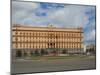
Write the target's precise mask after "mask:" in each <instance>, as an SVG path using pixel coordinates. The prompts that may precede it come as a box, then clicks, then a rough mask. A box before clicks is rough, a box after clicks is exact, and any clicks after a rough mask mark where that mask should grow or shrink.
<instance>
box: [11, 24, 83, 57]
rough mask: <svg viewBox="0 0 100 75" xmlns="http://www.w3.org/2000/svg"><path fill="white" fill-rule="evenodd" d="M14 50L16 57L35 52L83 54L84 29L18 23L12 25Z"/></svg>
mask: <svg viewBox="0 0 100 75" xmlns="http://www.w3.org/2000/svg"><path fill="white" fill-rule="evenodd" d="M12 52H13V53H12V54H13V56H14V57H23V56H27V55H29V56H30V55H33V54H34V53H39V54H43V53H44V54H45V55H46V54H47V55H50V54H51V55H52V54H55V55H59V54H81V53H83V52H84V50H83V29H82V28H57V27H53V26H52V25H49V26H48V27H33V26H25V25H18V24H16V25H13V27H12Z"/></svg>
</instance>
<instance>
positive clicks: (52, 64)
mask: <svg viewBox="0 0 100 75" xmlns="http://www.w3.org/2000/svg"><path fill="white" fill-rule="evenodd" d="M95 68H96V63H95V58H92V59H90V58H89V59H60V60H16V61H13V63H12V68H11V72H12V73H30V72H33V73H36V72H51V71H63V70H66V71H69V70H85V69H95Z"/></svg>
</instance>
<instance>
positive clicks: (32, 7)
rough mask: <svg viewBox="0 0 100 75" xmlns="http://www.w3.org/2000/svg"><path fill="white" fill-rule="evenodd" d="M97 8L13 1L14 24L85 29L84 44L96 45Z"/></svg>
mask: <svg viewBox="0 0 100 75" xmlns="http://www.w3.org/2000/svg"><path fill="white" fill-rule="evenodd" d="M95 10H96V8H95V6H89V5H72V4H57V3H43V2H39V3H37V2H24V1H23V2H21V1H12V24H22V25H27V26H28V25H29V26H30V25H31V26H42V27H45V26H47V25H49V24H52V25H54V26H55V27H61V28H77V27H82V28H83V32H84V33H83V35H84V41H83V42H84V44H85V45H89V44H95V41H96V40H95V38H96V37H95V34H96V33H95V32H96V29H95V27H96V23H95V22H96V20H95V19H96V15H95V14H96V11H95Z"/></svg>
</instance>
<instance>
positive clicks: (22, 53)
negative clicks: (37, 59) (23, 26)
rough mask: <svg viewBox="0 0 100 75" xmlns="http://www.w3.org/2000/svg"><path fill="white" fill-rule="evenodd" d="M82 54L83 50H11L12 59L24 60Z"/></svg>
mask: <svg viewBox="0 0 100 75" xmlns="http://www.w3.org/2000/svg"><path fill="white" fill-rule="evenodd" d="M73 54H84V50H83V49H82V48H81V49H71V48H67V49H62V48H61V49H56V48H47V49H12V58H24V57H30V56H43V55H44V56H61V55H66V56H67V55H73Z"/></svg>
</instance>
